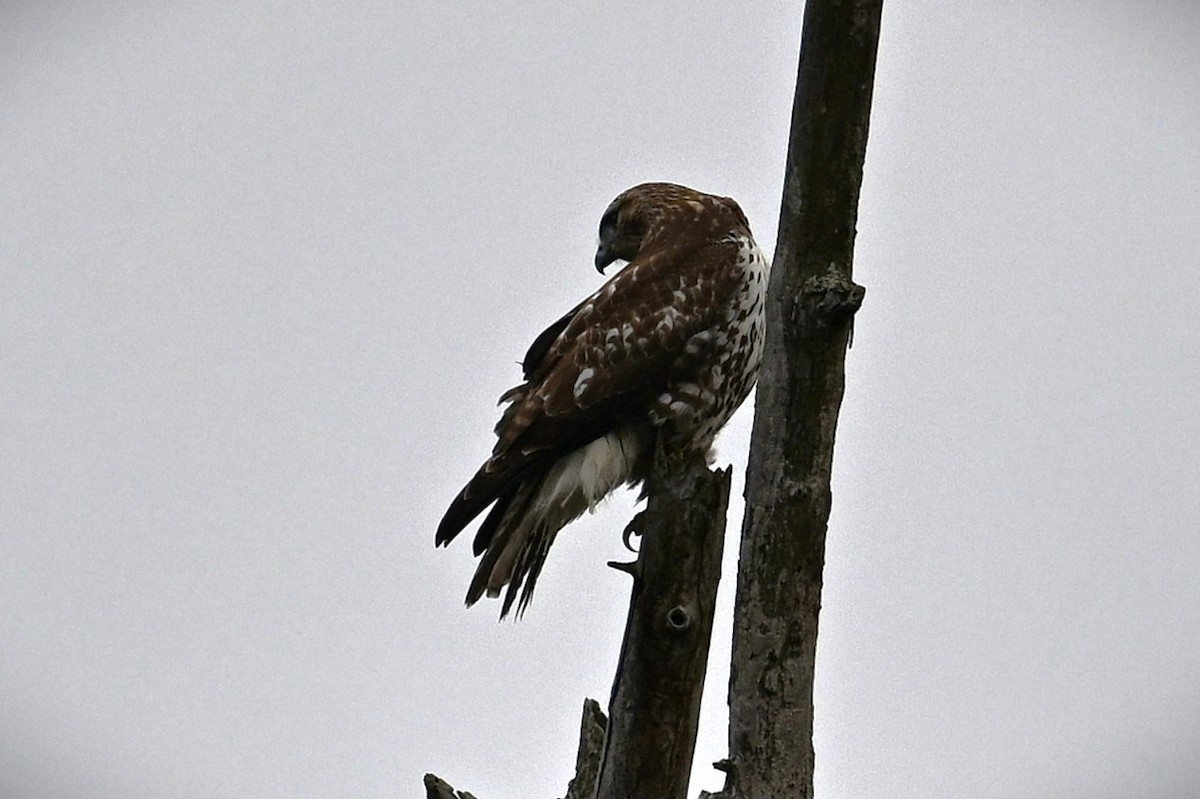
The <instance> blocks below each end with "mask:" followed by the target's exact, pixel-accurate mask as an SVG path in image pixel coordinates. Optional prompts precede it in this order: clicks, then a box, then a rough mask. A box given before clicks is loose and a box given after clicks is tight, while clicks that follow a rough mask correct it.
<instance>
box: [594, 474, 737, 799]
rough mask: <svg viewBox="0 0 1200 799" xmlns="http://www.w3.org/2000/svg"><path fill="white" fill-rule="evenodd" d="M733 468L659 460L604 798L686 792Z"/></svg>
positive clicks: (641, 525) (624, 648)
mask: <svg viewBox="0 0 1200 799" xmlns="http://www.w3.org/2000/svg"><path fill="white" fill-rule="evenodd" d="M729 477H730V470H729V469H725V470H723V471H715V472H714V471H709V469H708V468H707V466H706V465H705V463H704V459H703V458H702V457H701V456H700V455H699V454H696V453H692V454H690V455H688V456H687V457H686V459H684V460H683V461H682V462H681V461H680V459H679V458H675V457H672V458H664V457H662V455H661V451H660V456H659V457H658V458H656V465H655V470H654V474H653V475H652V477H651V479H650V485H649V489H650V490H649V492H648V498H647V504H646V509H645V510H644V511H642V512H641V513H639V514H638V516H637V517H636V518H635V519H634V521H633V522H631V527H632V528H633V529H635V530H636V531H637V532H639V533H641V534H642V538H641V550H640V552H639V553H638V559H637V561H636V562H635V563H633V564H629V565H628V566H627V570H629V571H630V572H631V573H632V574H633V577H634V583H633V595H632V598H631V600H630V605H629V619H628V622H627V623H626V627H625V640H624V642H623V643H622V645H621V657H620V664H619V665H618V667H617V675H616V678H615V680H614V681H613V691H612V699H611V701H610V702H609V714H608V715H609V722H608V735H607V738H606V740H605V748H604V760H603V765H602V767H601V771H600V777H599V781H598V785H597V790H596V797H597V799H683V797H684V796H686V794H687V784H688V777H689V775H690V773H691V765H692V753H693V751H694V749H695V745H696V730H697V727H698V725H699V721H700V696H701V693H702V691H703V688H704V672H705V666H706V663H707V660H708V645H709V641H710V639H711V636H712V624H713V615H714V610H715V607H716V597H717V583H718V581H719V580H720V576H721V548H722V546H723V544H724V538H725V510H726V505H727V503H728V501H729Z"/></svg>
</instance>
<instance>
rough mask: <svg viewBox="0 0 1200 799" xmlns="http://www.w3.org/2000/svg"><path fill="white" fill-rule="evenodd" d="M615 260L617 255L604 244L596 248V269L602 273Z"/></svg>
mask: <svg viewBox="0 0 1200 799" xmlns="http://www.w3.org/2000/svg"><path fill="white" fill-rule="evenodd" d="M615 260H617V256H615V255H613V254H612V253H611V252H609V251H608V248H607V247H605V246H604V245H603V244H601V245H600V246H599V247H597V248H596V271H597V272H599V273H600V274H602V275H603V274H604V270H605V268H606V267H607V266H608V265H609V264H611V263H612V262H613V261H615Z"/></svg>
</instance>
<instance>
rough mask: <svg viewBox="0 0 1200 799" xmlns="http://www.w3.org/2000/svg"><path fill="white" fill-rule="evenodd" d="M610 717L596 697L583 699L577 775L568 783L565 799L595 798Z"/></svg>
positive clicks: (576, 762)
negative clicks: (605, 715) (605, 734)
mask: <svg viewBox="0 0 1200 799" xmlns="http://www.w3.org/2000/svg"><path fill="white" fill-rule="evenodd" d="M607 729H608V719H606V718H604V711H602V710H601V709H600V703H599V702H597V701H596V700H595V699H585V700H583V718H582V719H581V720H580V722H579V753H578V754H577V755H576V756H575V776H574V777H573V778H572V779H571V782H570V783H569V784H568V785H567V795H566V796H564V797H563V799H594V797H595V796H596V778H597V777H598V776H599V775H600V760H601V758H603V757H604V733H605V731H606V730H607Z"/></svg>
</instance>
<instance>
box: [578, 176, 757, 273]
mask: <svg viewBox="0 0 1200 799" xmlns="http://www.w3.org/2000/svg"><path fill="white" fill-rule="evenodd" d="M745 220H746V217H745V216H744V215H743V214H742V210H741V209H740V208H739V207H738V205H737V203H735V202H734V201H733V200H731V199H729V198H728V197H717V196H715V195H712V194H704V193H703V192H699V191H696V190H695V189H689V188H688V187H687V186H680V185H677V184H675V183H642V184H641V185H638V186H634V187H633V188H632V189H626V190H625V191H623V192H621V193H620V194H619V195H617V198H616V199H615V200H613V201H612V202H611V203H609V206H608V208H607V209H606V210H605V211H604V216H602V217H601V218H600V244H599V245H598V246H597V247H596V270H597V271H598V272H600V273H601V274H603V273H604V269H605V268H606V267H607V266H608V265H609V264H611V263H612V262H613V261H617V260H622V261H632V260H634V259H635V258H637V256H638V253H640V252H641V251H642V250H643V248H645V247H646V246H647V245H648V244H650V243H651V242H653V241H654V240H656V239H658V238H659V236H661V235H662V234H663V233H664V231H667V230H671V234H672V236H673V237H674V239H675V240H676V241H683V240H686V238H687V237H686V236H683V235H681V234H682V233H684V232H685V231H683V230H680V229H679V228H685V229H686V228H692V227H702V228H704V229H705V232H709V231H710V230H713V229H716V228H718V227H721V226H728V227H729V228H730V229H732V228H733V227H734V226H735V225H737V224H738V223H739V222H740V223H741V224H742V225H745V224H746V221H745Z"/></svg>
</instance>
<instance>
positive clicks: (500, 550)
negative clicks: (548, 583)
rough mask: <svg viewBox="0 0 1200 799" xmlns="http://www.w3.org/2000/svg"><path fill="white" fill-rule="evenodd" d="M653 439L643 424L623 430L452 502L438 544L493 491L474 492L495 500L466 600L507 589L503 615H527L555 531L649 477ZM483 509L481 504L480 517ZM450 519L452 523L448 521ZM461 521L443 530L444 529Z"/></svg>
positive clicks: (481, 535)
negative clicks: (467, 509) (647, 465)
mask: <svg viewBox="0 0 1200 799" xmlns="http://www.w3.org/2000/svg"><path fill="white" fill-rule="evenodd" d="M652 443H653V437H652V434H651V435H650V436H649V437H647V434H646V431H643V430H641V429H640V428H624V429H621V430H618V431H614V432H611V433H609V434H607V435H603V436H600V437H599V438H597V439H595V440H594V441H591V442H590V443H588V444H586V445H584V446H582V447H580V448H578V449H576V450H574V451H572V452H569V453H567V454H565V455H563V456H561V457H559V458H558V459H556V460H552V461H543V462H542V464H541V465H540V466H538V467H537V468H532V469H526V470H524V471H522V472H521V473H520V474H518V475H517V476H516V477H515V478H510V479H509V480H508V481H507V482H505V483H504V484H503V485H502V486H500V487H498V488H497V487H495V486H494V485H491V484H487V483H483V482H479V483H477V481H479V480H480V475H483V470H481V471H480V475H477V476H476V478H475V479H473V480H472V481H471V483H470V484H469V485H468V487H467V489H464V491H463V493H462V494H460V495H459V498H458V499H456V500H455V504H454V505H451V509H450V511H447V514H446V518H445V519H443V526H442V527H439V528H438V541H439V542H442V541H443V539H444V540H445V541H448V540H450V538H452V537H453V536H454V535H457V533H458V532H459V531H460V530H461V529H462V527H464V526H465V525H466V524H467V522H469V519H467V520H466V521H463V522H462V523H461V524H459V523H458V521H459V519H460V518H461V516H462V515H463V514H465V511H463V510H461V508H465V507H467V504H468V503H471V505H472V506H474V505H475V504H477V503H479V502H481V501H482V497H484V496H489V494H487V493H484V492H482V491H481V492H480V494H479V498H476V495H475V494H474V493H473V491H472V489H473V488H474V487H475V486H477V485H484V486H487V490H488V491H490V498H489V499H488V500H487V502H485V503H483V507H486V505H487V503H490V502H492V501H494V502H495V505H494V506H493V507H492V509H491V511H490V512H489V513H488V515H487V517H486V518H485V519H484V521H483V523H482V524H481V525H480V527H479V532H478V533H477V534H476V536H475V541H474V549H475V553H476V554H477V555H481V556H482V557H481V559H480V561H479V565H478V568H477V569H476V570H475V575H474V577H473V578H472V580H471V585H470V587H469V588H468V589H467V604H468V605H472V604H474V603H475V602H476V601H477V600H479V599H480V598H481V597H483V595H484V594H487V595H488V596H492V597H499V596H500V595H501V594H502V593H503V594H504V599H503V603H502V606H501V609H500V617H501V618H504V617H505V616H506V615H508V613H509V611H510V610H512V608H513V606H514V604H515V605H516V608H517V615H518V616H519V615H522V614H523V613H524V612H525V609H526V608H527V607H528V606H529V602H530V600H531V599H532V598H533V589H534V586H535V585H536V584H537V581H538V577H539V576H540V575H541V572H542V567H543V566H544V565H545V562H546V555H547V554H548V553H549V551H550V546H551V545H552V544H553V543H554V539H555V537H556V536H557V535H558V531H559V530H561V529H562V528H563V527H565V526H566V525H567V524H569V523H570V522H572V521H574V520H575V519H577V518H578V517H579V516H580V515H582V514H583V512H584V511H585V510H589V509H595V507H596V504H597V503H598V502H600V501H601V500H602V499H603V498H604V497H606V496H607V495H608V494H610V493H611V492H612V491H613V490H614V489H615V488H617V487H618V486H620V485H621V484H623V483H630V482H636V481H637V480H638V479H639V478H640V477H641V476H642V475H643V474H644V463H643V460H644V458H645V457H646V456H647V455H648V454H649V451H650V448H651V446H652ZM481 511H482V507H480V508H478V509H476V510H475V511H474V513H473V514H472V515H473V516H474V515H478V514H479V513H480V512H481ZM448 520H449V521H450V524H449V525H448V524H447V521H448ZM450 525H457V527H456V529H454V530H453V531H452V532H450V533H449V535H445V536H444V535H443V533H444V530H443V527H445V528H446V529H449V526H450Z"/></svg>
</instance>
